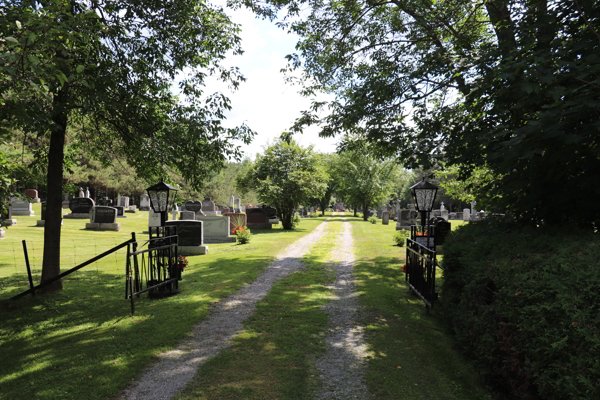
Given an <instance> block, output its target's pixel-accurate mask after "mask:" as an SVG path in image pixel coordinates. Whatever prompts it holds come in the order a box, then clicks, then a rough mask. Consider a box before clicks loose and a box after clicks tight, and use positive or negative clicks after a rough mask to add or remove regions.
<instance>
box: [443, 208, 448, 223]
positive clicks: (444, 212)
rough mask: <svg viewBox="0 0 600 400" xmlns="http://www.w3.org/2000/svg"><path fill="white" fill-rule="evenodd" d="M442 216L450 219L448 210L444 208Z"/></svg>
mask: <svg viewBox="0 0 600 400" xmlns="http://www.w3.org/2000/svg"><path fill="white" fill-rule="evenodd" d="M441 217H442V218H444V219H445V220H446V221H448V210H442V215H441Z"/></svg>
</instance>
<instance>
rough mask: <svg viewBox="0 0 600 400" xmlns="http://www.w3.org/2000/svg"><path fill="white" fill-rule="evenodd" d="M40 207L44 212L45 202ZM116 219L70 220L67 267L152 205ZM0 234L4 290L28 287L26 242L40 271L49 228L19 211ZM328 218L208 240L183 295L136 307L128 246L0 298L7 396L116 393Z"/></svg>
mask: <svg viewBox="0 0 600 400" xmlns="http://www.w3.org/2000/svg"><path fill="white" fill-rule="evenodd" d="M34 207H36V208H37V210H36V214H38V215H39V205H34ZM126 215H127V216H128V218H119V219H118V222H119V223H121V231H120V232H96V231H87V230H85V229H83V228H84V226H85V222H86V220H64V226H63V228H62V246H61V260H64V263H63V266H62V270H66V269H68V268H71V267H73V266H75V265H76V264H78V263H81V262H83V261H85V260H86V259H88V258H90V257H92V256H93V255H95V254H98V253H100V252H102V251H104V250H106V249H108V248H110V247H112V246H114V245H116V244H118V243H120V242H122V241H124V240H127V239H128V238H130V237H131V232H132V231H133V232H137V233H138V240H142V239H145V238H146V235H143V234H142V233H141V232H142V231H144V230H145V227H146V226H147V218H148V215H147V213H146V212H138V213H137V214H126ZM16 218H17V225H15V226H13V227H10V228H8V229H6V230H5V235H6V236H5V237H6V239H4V240H1V241H0V299H1V300H6V299H8V298H9V297H11V296H13V295H15V294H17V293H19V292H20V291H22V290H25V289H26V288H27V280H26V274H25V268H24V266H23V265H24V263H23V253H22V245H21V241H22V240H23V239H26V240H27V242H28V246H29V251H30V259H31V261H32V264H34V271H36V272H37V276H36V283H37V282H38V281H39V265H40V264H41V255H42V251H41V248H42V240H43V228H38V227H35V220H37V219H39V217H21V216H18V217H16ZM322 220H323V219H321V218H312V219H305V220H303V221H302V223H301V225H300V227H299V229H297V230H296V231H293V232H286V231H283V230H281V229H273V230H270V231H258V230H257V231H255V232H254V233H255V234H254V235H253V236H252V240H251V242H250V243H249V244H247V245H243V246H240V245H237V244H234V243H231V244H230V243H227V244H211V245H209V254H208V255H204V256H195V257H188V260H189V266H188V268H187V269H186V271H185V272H184V279H183V281H182V282H180V288H181V289H182V292H181V294H179V295H177V296H173V297H171V298H167V299H162V300H149V299H148V298H147V297H146V296H143V297H142V298H141V299H139V300H138V301H136V315H135V316H134V317H131V316H130V309H129V302H128V301H127V300H125V299H124V254H125V252H124V251H123V250H121V251H120V252H118V253H116V254H113V255H111V256H109V257H107V258H106V259H104V260H102V261H100V262H97V263H95V264H92V265H90V266H88V267H85V268H83V269H82V270H80V271H78V272H77V273H75V274H73V275H74V277H72V278H71V279H67V280H66V281H65V282H64V289H63V290H62V291H60V292H59V293H56V294H51V295H37V296H36V297H35V298H32V297H30V296H27V297H25V298H22V299H19V300H17V301H14V302H13V301H11V302H8V301H2V302H1V303H0V320H2V325H0V354H2V362H1V363H0V399H7V400H8V399H11V400H12V399H21V398H23V399H26V398H27V399H29V398H31V399H33V398H35V399H48V400H50V399H52V400H55V399H107V398H114V397H115V396H117V395H118V393H119V391H120V390H121V389H123V388H124V387H125V386H126V385H127V384H128V382H130V381H131V380H133V379H135V377H136V374H138V373H139V372H140V370H141V369H142V368H143V367H145V366H146V365H147V364H148V363H149V362H151V360H152V357H153V356H154V355H155V354H157V353H159V352H161V351H164V350H167V349H169V348H171V347H172V346H174V345H175V344H176V343H177V342H178V341H179V340H180V339H181V338H182V337H184V336H185V335H186V334H187V332H189V331H190V329H191V328H192V326H193V325H194V324H196V323H197V322H198V321H200V320H202V319H204V318H205V317H206V315H207V313H208V311H209V307H210V305H211V304H212V303H214V302H217V301H219V299H220V298H222V297H224V296H226V295H228V294H229V293H231V292H233V291H235V290H237V289H239V288H240V287H242V286H243V285H244V284H247V283H250V282H252V281H254V280H255V278H256V277H257V276H258V275H259V274H260V273H261V272H262V271H263V270H264V268H265V267H266V266H267V265H268V264H269V263H270V262H271V261H272V260H273V259H274V257H275V255H276V254H277V253H278V252H279V251H281V250H282V249H283V248H284V247H285V246H287V245H289V244H291V243H292V242H294V241H295V240H297V239H299V238H300V237H302V236H304V235H306V234H308V233H310V232H311V231H312V230H313V229H314V228H315V227H316V226H317V225H318V224H319V223H320V222H322Z"/></svg>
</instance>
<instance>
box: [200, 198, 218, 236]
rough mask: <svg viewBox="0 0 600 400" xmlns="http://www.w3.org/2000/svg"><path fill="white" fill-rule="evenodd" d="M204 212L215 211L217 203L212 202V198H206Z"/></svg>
mask: <svg viewBox="0 0 600 400" xmlns="http://www.w3.org/2000/svg"><path fill="white" fill-rule="evenodd" d="M202 211H204V212H206V211H215V202H214V201H212V200H211V199H210V197H205V198H204V200H203V201H202ZM205 229H206V227H205Z"/></svg>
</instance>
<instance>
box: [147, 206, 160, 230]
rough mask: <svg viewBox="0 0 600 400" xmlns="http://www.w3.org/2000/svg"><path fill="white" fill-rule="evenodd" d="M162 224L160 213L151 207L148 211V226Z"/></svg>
mask: <svg viewBox="0 0 600 400" xmlns="http://www.w3.org/2000/svg"><path fill="white" fill-rule="evenodd" d="M154 226H160V213H155V212H154V211H152V209H150V211H149V212H148V227H154Z"/></svg>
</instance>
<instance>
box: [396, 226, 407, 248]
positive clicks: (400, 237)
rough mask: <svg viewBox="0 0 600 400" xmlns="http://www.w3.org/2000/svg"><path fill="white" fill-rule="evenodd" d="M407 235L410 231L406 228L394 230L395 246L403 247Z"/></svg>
mask: <svg viewBox="0 0 600 400" xmlns="http://www.w3.org/2000/svg"><path fill="white" fill-rule="evenodd" d="M409 236H410V232H409V231H406V230H401V231H398V232H396V234H395V235H394V242H395V243H396V246H400V247H403V246H404V243H406V239H408V237H409Z"/></svg>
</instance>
